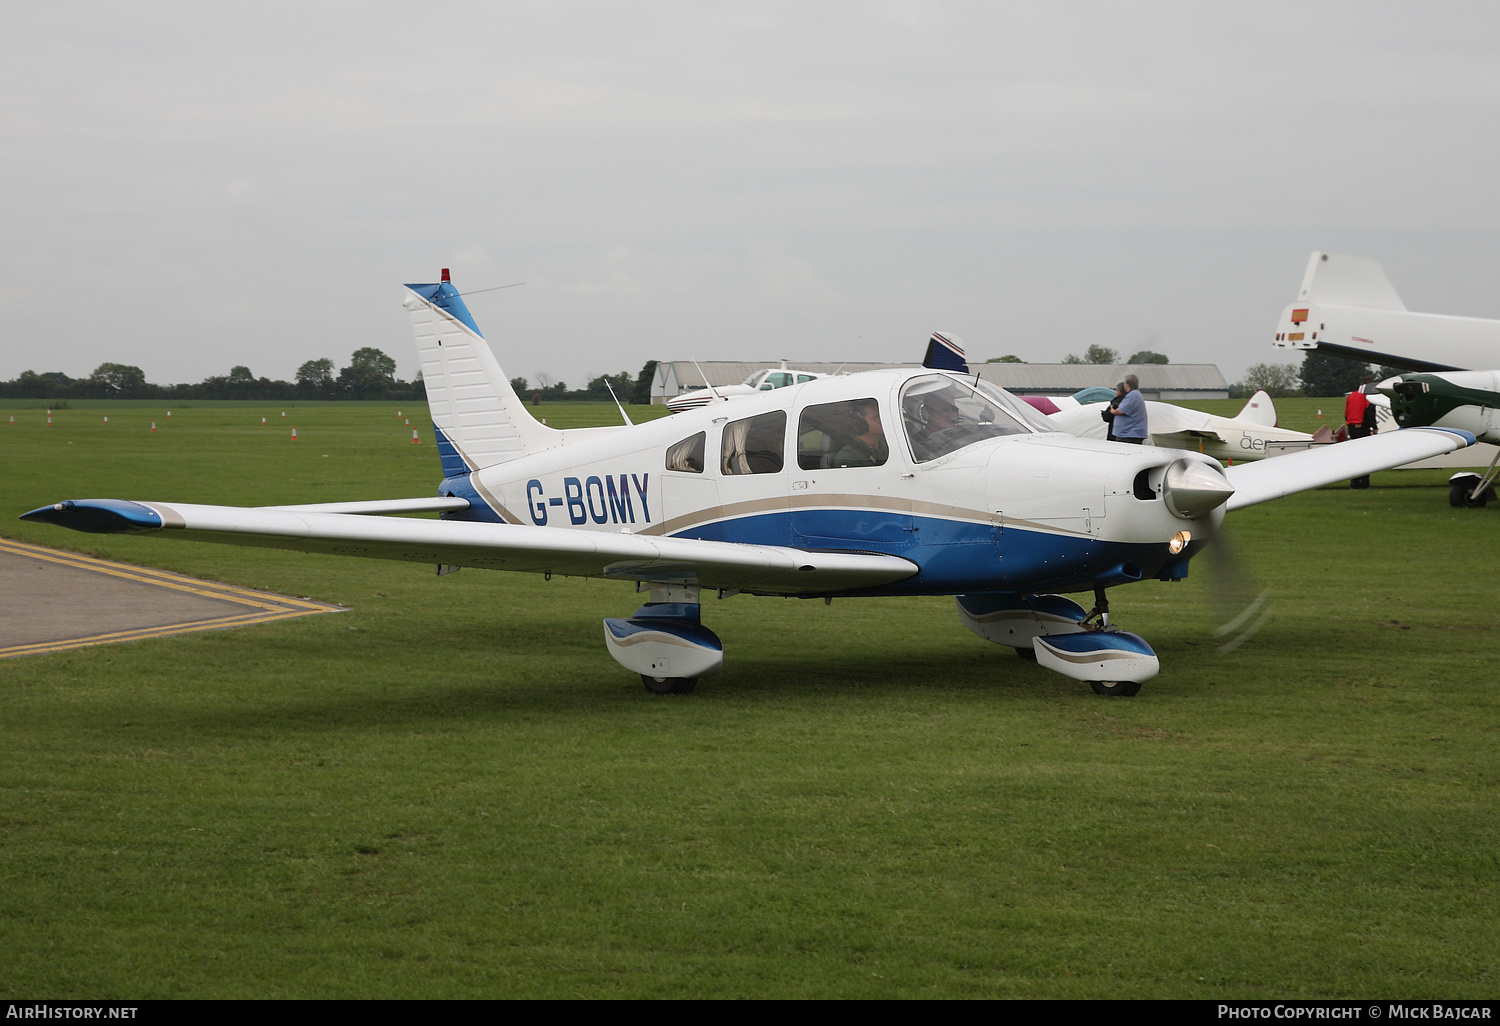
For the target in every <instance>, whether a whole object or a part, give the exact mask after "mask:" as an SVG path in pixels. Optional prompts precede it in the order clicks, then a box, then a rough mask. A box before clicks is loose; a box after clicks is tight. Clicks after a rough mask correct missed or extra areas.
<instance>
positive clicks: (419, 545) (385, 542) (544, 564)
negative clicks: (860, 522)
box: [22, 499, 918, 595]
mask: <svg viewBox="0 0 1500 1026" xmlns="http://www.w3.org/2000/svg"><path fill="white" fill-rule="evenodd" d="M371 505H376V504H371ZM22 519H24V520H39V521H44V522H46V523H51V524H56V525H58V526H60V527H69V528H72V529H74V530H77V531H87V532H90V533H95V534H121V533H142V532H149V533H158V532H159V533H160V534H161V535H162V536H163V537H177V538H181V539H183V540H185V541H207V542H221V543H224V544H229V545H247V546H254V547H259V548H272V549H290V550H292V551H296V552H319V553H327V554H330V555H340V556H365V557H369V558H373V559H395V560H405V561H407V562H413V563H434V564H448V565H452V566H470V567H479V568H483V569H491V570H517V571H522V572H530V573H554V574H562V575H565V576H575V577H605V578H619V579H623V580H635V581H647V582H654V583H683V584H689V585H693V586H695V587H701V588H739V589H743V590H745V591H756V592H765V593H772V594H785V595H799V594H819V595H821V594H825V593H829V592H839V591H853V590H859V589H864V588H874V587H879V586H880V585H883V584H891V583H894V582H896V581H901V580H905V579H906V578H908V577H911V576H914V575H915V574H916V573H917V569H918V568H917V565H916V564H915V563H912V562H911V561H910V560H906V559H902V558H901V557H899V556H885V555H878V554H860V553H843V552H810V551H807V550H804V549H794V548H787V547H782V546H774V545H743V544H738V543H735V542H715V541H700V540H697V539H692V538H660V537H646V536H643V535H634V534H605V533H603V532H595V531H568V530H563V529H560V528H555V527H529V526H523V525H514V524H488V523H474V522H468V521H457V520H417V519H410V518H403V517H378V516H369V515H362V514H356V513H328V512H318V511H308V510H297V509H291V508H275V507H260V508H246V507H240V506H202V505H193V504H189V503H162V502H133V501H128V500H122V499H75V500H69V501H67V502H59V503H57V504H55V505H52V506H43V507H41V508H40V509H35V510H32V511H31V512H30V513H26V514H23V516H22Z"/></svg>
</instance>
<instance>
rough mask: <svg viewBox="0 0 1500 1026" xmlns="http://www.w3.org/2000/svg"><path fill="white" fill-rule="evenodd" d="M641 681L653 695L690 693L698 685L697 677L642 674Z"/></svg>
mask: <svg viewBox="0 0 1500 1026" xmlns="http://www.w3.org/2000/svg"><path fill="white" fill-rule="evenodd" d="M641 683H642V684H644V685H646V690H647V691H649V692H651V693H652V694H653V695H690V694H692V693H693V689H694V688H695V687H697V686H698V678H697V677H649V676H647V675H646V674H644V673H643V674H641Z"/></svg>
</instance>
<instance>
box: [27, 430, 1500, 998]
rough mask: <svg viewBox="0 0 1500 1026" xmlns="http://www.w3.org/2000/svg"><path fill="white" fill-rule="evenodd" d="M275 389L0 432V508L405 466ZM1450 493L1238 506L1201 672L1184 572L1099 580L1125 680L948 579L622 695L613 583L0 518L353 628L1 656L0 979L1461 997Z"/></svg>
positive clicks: (1489, 689) (1492, 920) (658, 992)
mask: <svg viewBox="0 0 1500 1026" xmlns="http://www.w3.org/2000/svg"><path fill="white" fill-rule="evenodd" d="M265 405H266V410H265V411H264V415H266V416H267V417H268V418H269V419H271V420H272V423H271V424H270V425H268V426H267V427H266V428H262V427H261V426H260V424H259V417H260V416H261V415H262V413H263V411H262V410H261V409H260V408H249V407H230V406H227V405H222V406H221V405H220V404H208V403H199V404H195V405H194V406H193V407H192V408H189V409H182V410H179V409H175V408H174V410H173V417H172V422H171V427H170V429H167V428H166V426H165V424H164V418H158V427H159V430H158V432H157V433H156V434H155V435H152V434H150V433H149V430H148V424H149V419H150V412H151V411H149V410H148V409H146V408H143V407H134V408H132V407H131V406H129V405H119V406H117V407H114V408H112V409H111V411H110V412H109V416H110V425H109V427H108V428H105V427H104V425H103V423H102V417H103V415H104V413H103V412H102V411H101V410H99V409H88V410H83V409H81V408H74V409H71V410H68V411H62V412H61V413H60V414H56V415H55V419H56V421H57V424H56V426H55V427H54V428H52V429H50V431H49V430H48V429H45V428H42V427H40V426H39V423H38V422H37V419H36V418H35V413H36V412H37V411H36V410H32V409H23V408H21V407H20V405H19V404H17V407H16V408H15V409H14V410H10V409H0V431H7V432H9V434H7V435H4V436H0V439H3V443H0V444H3V448H0V453H3V456H0V481H3V482H4V483H3V495H4V499H5V502H4V509H5V511H6V512H7V515H8V516H14V515H15V514H16V513H19V512H22V511H24V510H25V509H29V508H32V507H34V506H36V505H40V504H42V503H45V502H49V501H54V500H56V499H60V498H65V497H70V496H90V495H111V496H120V497H131V498H157V499H165V500H170V499H177V500H184V501H205V502H226V503H267V502H290V501H315V500H328V501H331V500H335V499H353V498H367V497H374V496H384V495H419V494H429V493H430V492H431V490H432V488H433V485H434V484H435V483H436V480H437V476H438V475H437V469H436V456H435V453H434V451H433V448H432V446H431V439H430V437H429V434H430V428H429V426H428V424H427V420H426V416H425V411H422V416H421V417H420V418H417V417H412V418H411V419H412V421H413V424H417V425H419V430H421V431H422V436H423V444H422V445H418V446H413V445H411V444H410V428H406V427H404V425H402V424H401V422H400V421H399V420H397V418H396V416H395V406H394V405H392V406H390V407H389V408H387V407H386V406H385V405H384V404H326V405H307V404H303V405H300V406H298V407H297V408H295V410H293V409H288V413H289V415H294V417H295V420H296V425H297V427H298V429H299V431H298V433H299V441H298V442H296V443H292V442H290V437H289V436H290V431H289V426H288V427H286V428H284V427H283V422H281V420H280V417H279V413H280V408H279V407H276V408H271V407H270V406H269V404H265ZM75 407H76V404H75ZM11 412H15V413H16V414H17V421H18V426H17V427H16V428H14V429H12V428H8V427H7V426H5V421H6V419H7V416H8V414H10V413H11ZM403 412H408V411H405V410H403ZM539 412H540V413H541V414H542V415H545V416H547V417H548V419H549V423H553V424H558V425H560V426H565V425H564V423H563V422H564V420H565V419H567V418H578V420H579V422H582V421H584V420H589V421H590V422H595V423H598V422H609V421H610V419H611V418H612V417H613V416H617V415H616V414H613V411H612V409H610V408H607V407H603V408H593V409H586V408H582V407H574V406H571V405H566V404H558V405H556V406H551V407H547V406H544V407H543V408H541V410H539ZM1230 412H1233V411H1230ZM23 413H24V415H25V416H24V418H23V416H22V415H23ZM1327 413H1328V411H1327V410H1326V409H1325V415H1326V414H1327ZM289 419H291V418H290V417H289ZM1287 420H1288V418H1287V416H1286V414H1285V413H1284V414H1283V423H1287ZM1292 426H1297V425H1292ZM1445 476H1446V474H1445V473H1444V472H1403V473H1393V474H1383V475H1376V476H1375V481H1374V484H1375V487H1374V488H1372V489H1370V490H1369V491H1365V492H1354V491H1350V490H1348V489H1338V488H1330V489H1325V490H1321V491H1316V492H1311V493H1307V494H1304V495H1301V496H1296V497H1293V498H1291V499H1288V500H1284V501H1282V502H1279V503H1273V504H1267V505H1264V506H1260V507H1255V508H1253V509H1249V510H1245V511H1241V512H1240V513H1237V514H1235V515H1234V517H1233V518H1232V522H1233V534H1234V537H1233V541H1234V543H1235V547H1236V549H1237V551H1238V552H1239V562H1240V564H1241V565H1242V567H1243V572H1244V573H1245V574H1247V575H1248V576H1250V577H1253V578H1255V579H1256V580H1258V581H1259V582H1260V583H1262V584H1266V585H1270V586H1271V587H1272V589H1273V594H1274V602H1275V608H1276V612H1275V615H1274V617H1273V619H1272V620H1271V621H1270V623H1269V624H1268V625H1267V626H1266V627H1265V628H1264V629H1262V630H1261V631H1260V633H1259V634H1257V635H1256V636H1255V637H1254V638H1252V639H1251V640H1250V641H1248V642H1247V643H1246V644H1244V645H1243V646H1242V647H1240V648H1239V649H1238V650H1236V651H1234V652H1233V653H1231V654H1229V655H1227V656H1220V655H1218V654H1216V652H1215V639H1214V638H1213V637H1212V636H1211V634H1210V627H1211V626H1212V624H1213V623H1214V622H1215V621H1214V616H1213V613H1212V611H1211V607H1212V600H1211V593H1210V589H1209V587H1208V585H1207V581H1206V575H1204V574H1203V573H1201V569H1202V568H1200V567H1199V566H1198V565H1197V564H1195V568H1194V570H1195V572H1194V575H1193V577H1192V578H1191V579H1190V580H1188V581H1186V582H1183V583H1181V584H1177V585H1166V584H1161V583H1154V582H1153V583H1145V584H1140V585H1136V586H1133V587H1130V588H1122V589H1118V590H1116V591H1115V592H1113V593H1112V597H1113V601H1114V608H1115V612H1116V616H1117V618H1118V619H1119V620H1120V621H1121V622H1123V623H1124V624H1125V625H1126V626H1128V627H1129V628H1130V629H1133V630H1136V631H1138V632H1140V633H1141V634H1143V635H1144V636H1145V637H1147V638H1148V639H1149V640H1151V642H1152V643H1153V644H1154V645H1155V646H1156V648H1157V650H1158V652H1159V653H1160V655H1161V658H1162V664H1163V671H1162V674H1161V676H1160V677H1158V678H1157V679H1156V680H1154V681H1152V682H1150V683H1149V684H1147V685H1146V687H1145V688H1144V689H1143V690H1142V692H1141V695H1140V697H1139V698H1136V699H1134V700H1123V699H1101V698H1098V697H1096V696H1094V695H1093V694H1091V693H1090V692H1089V691H1088V689H1087V688H1086V687H1085V686H1083V685H1079V684H1075V683H1073V682H1070V681H1066V680H1063V679H1062V678H1060V677H1057V676H1055V675H1053V674H1049V673H1047V672H1046V671H1044V670H1041V669H1039V668H1037V667H1036V666H1035V665H1033V664H1028V663H1024V662H1022V661H1021V660H1019V659H1016V658H1015V657H1014V656H1013V655H1012V654H1011V653H1010V652H1009V650H1006V649H1000V648H996V647H993V646H989V645H987V644H985V643H984V642H982V641H980V640H979V639H977V638H975V637H973V636H972V635H970V634H969V633H968V632H967V631H964V630H963V629H962V628H961V627H960V626H959V625H958V623H957V620H956V617H955V615H954V613H953V609H952V605H951V601H949V600H943V599H896V600H883V601H874V600H871V601H839V602H835V603H834V604H833V605H832V606H831V607H825V606H824V605H823V604H822V603H805V602H797V601H793V600H780V599H763V598H748V597H738V598H734V599H731V600H728V601H725V602H722V603H717V602H716V603H712V604H710V605H709V606H707V607H706V608H705V619H706V621H707V622H709V623H710V624H711V625H712V626H713V627H714V629H715V630H716V631H718V632H719V634H720V635H721V636H722V637H723V639H724V642H725V648H726V652H727V658H726V669H725V672H724V674H723V675H721V676H720V677H718V678H714V679H712V680H709V681H705V682H704V683H703V684H702V685H700V687H699V690H698V692H697V693H696V694H694V695H691V696H669V697H665V698H663V697H656V696H651V695H648V694H646V693H645V691H644V690H643V689H642V688H641V686H640V684H639V682H638V681H636V680H635V679H634V678H631V677H630V676H628V675H626V674H624V673H623V672H622V671H621V670H620V669H619V668H618V667H617V666H616V665H615V664H614V663H613V661H611V660H610V659H609V658H608V656H607V655H606V654H605V652H604V650H603V645H602V638H601V636H600V635H601V629H600V625H599V620H600V618H601V617H604V616H609V615H620V613H621V611H628V610H630V609H632V608H633V607H634V605H635V603H636V597H635V596H634V595H632V594H631V593H630V591H629V589H628V588H626V587H623V586H621V585H618V584H608V583H604V582H594V581H580V580H567V579H561V578H556V579H553V580H552V581H551V582H544V581H542V580H540V579H537V578H533V577H529V576H524V575H515V576H508V575H503V574H485V573H478V572H475V571H472V570H465V571H463V572H461V573H458V574H453V575H450V576H447V577H443V578H437V577H434V576H432V571H431V570H430V569H424V568H422V567H413V566H407V565H403V564H395V563H384V562H375V561H371V562H363V561H358V560H340V559H336V558H332V557H314V556H298V555H293V554H286V553H274V552H259V551H254V550H241V549H235V548H229V547H216V546H207V545H199V544H194V543H176V544H174V543H170V542H164V541H161V540H160V539H139V538H115V537H100V538H95V537H92V536H84V535H78V534H73V533H68V532H63V531H60V530H56V529H49V528H46V527H44V526H40V525H31V524H25V523H21V522H18V521H14V520H6V521H4V526H3V527H0V530H3V533H5V534H6V535H8V536H10V537H16V538H21V539H23V540H26V541H31V542H37V543H42V544H53V545H61V546H70V547H75V548H79V549H81V550H84V551H89V552H93V553H96V554H99V555H103V556H107V557H109V558H115V559H124V560H128V561H136V562H143V563H150V564H152V565H156V566H164V567H168V568H170V569H173V570H178V571H182V572H186V573H193V574H200V575H203V576H208V577H213V578H216V579H224V580H231V581H235V582H237V583H241V584H245V585H249V586H252V587H261V588H271V589H274V590H278V591H282V592H286V593H290V594H296V595H311V596H313V597H315V598H318V599H322V600H326V601H331V602H336V603H341V604H345V605H349V606H352V607H353V610H352V611H351V612H348V613H342V614H336V615H327V616H320V617H312V618H307V619H302V620H295V621H288V622H284V623H277V624H269V625H264V626H259V627H253V628H246V629H239V630H233V631H223V632H214V633H211V634H199V635H188V636H183V637H178V638H169V639H160V640H155V641H144V642H137V643H132V644H127V645H120V646H115V647H109V648H95V649H85V650H80V651H77V652H71V653H62V654H58V655H53V656H42V657H33V658H26V659H14V660H9V661H6V662H4V663H3V664H0V736H3V739H4V743H3V745H0V874H3V879H4V881H5V885H4V887H3V888H0V946H3V950H4V951H5V952H6V954H5V956H4V957H3V958H0V991H4V992H5V993H8V994H13V995H28V994H35V995H49V996H59V997H61V996H118V997H140V998H146V997H188V996H193V997H231V996H257V997H259V996H264V997H274V996H289V997H290V996H300V997H311V996H318V997H332V996H378V997H385V996H391V997H412V996H437V997H460V996H522V995H527V996H818V997H837V996H844V997H848V996H867V997H882V996H927V995H933V996H974V997H981V996H1001V997H1004V996H1057V997H1067V996H1079V997H1093V996H1153V997H1161V996H1170V997H1223V996H1245V997H1256V996H1260V997H1270V996H1305V997H1329V996H1371V995H1381V996H1391V997H1396V996H1401V997H1437V996H1446V997H1460V996H1463V997H1487V996H1493V994H1494V993H1495V990H1496V987H1497V982H1500V967H1497V961H1500V928H1497V926H1496V922H1497V915H1496V913H1497V900H1496V883H1495V881H1496V879H1497V869H1500V857H1497V854H1496V846H1495V842H1494V839H1495V837H1496V836H1500V814H1497V802H1496V798H1497V785H1500V758H1497V755H1500V752H1497V747H1500V701H1497V699H1496V695H1495V686H1494V685H1495V680H1496V676H1497V673H1496V671H1497V669H1500V666H1497V664H1500V644H1497V641H1500V639H1497V636H1496V633H1497V617H1496V615H1495V612H1494V600H1495V593H1494V587H1493V580H1494V575H1495V568H1496V566H1497V562H1500V543H1497V541H1496V538H1497V528H1500V522H1497V516H1500V511H1497V510H1495V509H1483V510H1453V509H1451V508H1449V507H1448V505H1447V503H1446V493H1445V490H1444V489H1443V488H1442V485H1441V482H1442V480H1443V479H1444V478H1445Z"/></svg>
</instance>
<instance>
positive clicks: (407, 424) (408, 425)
mask: <svg viewBox="0 0 1500 1026" xmlns="http://www.w3.org/2000/svg"><path fill="white" fill-rule="evenodd" d="M406 426H407V427H411V418H410V417H407V418H406Z"/></svg>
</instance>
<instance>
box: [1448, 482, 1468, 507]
mask: <svg viewBox="0 0 1500 1026" xmlns="http://www.w3.org/2000/svg"><path fill="white" fill-rule="evenodd" d="M1469 487H1470V486H1469V485H1466V484H1464V483H1463V482H1462V481H1460V482H1459V483H1458V484H1456V485H1454V486H1453V487H1451V488H1449V489H1448V505H1450V506H1452V507H1453V508H1454V509H1458V508H1461V507H1462V506H1464V505H1465V504H1466V503H1467V502H1468V501H1469Z"/></svg>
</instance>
